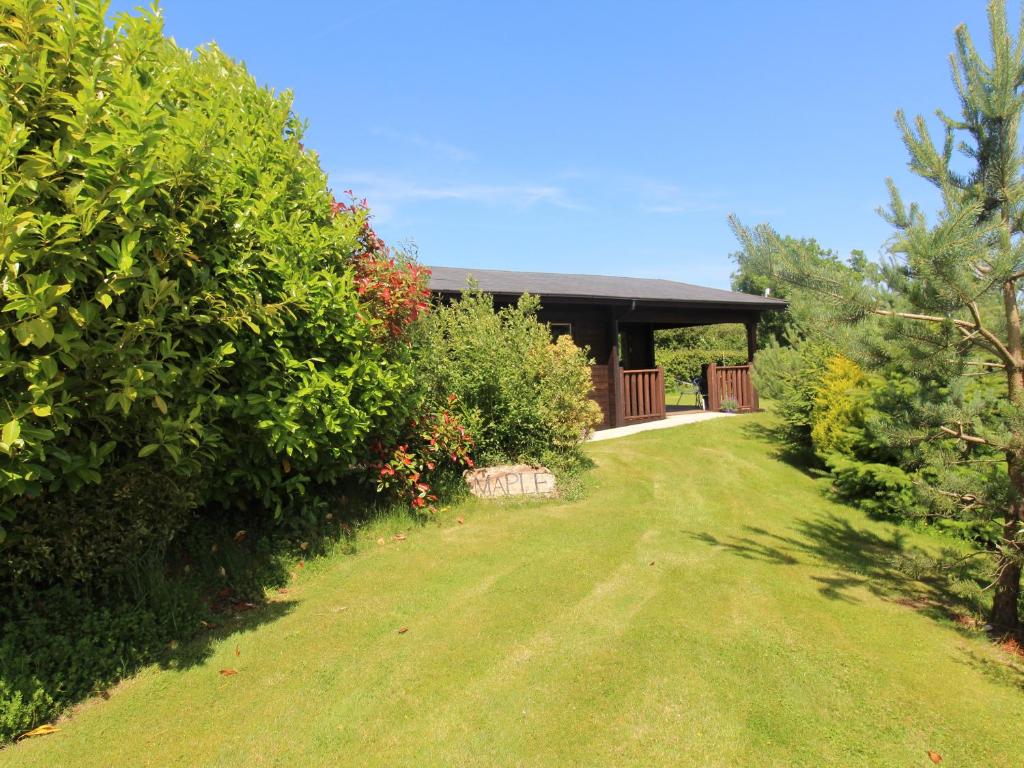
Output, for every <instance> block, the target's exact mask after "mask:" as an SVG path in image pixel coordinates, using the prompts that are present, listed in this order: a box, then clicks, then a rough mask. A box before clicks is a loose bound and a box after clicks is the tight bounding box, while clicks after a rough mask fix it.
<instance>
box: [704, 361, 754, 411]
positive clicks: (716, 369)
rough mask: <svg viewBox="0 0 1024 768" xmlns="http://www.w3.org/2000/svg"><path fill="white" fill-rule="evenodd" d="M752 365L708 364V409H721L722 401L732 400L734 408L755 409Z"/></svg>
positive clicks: (739, 409)
mask: <svg viewBox="0 0 1024 768" xmlns="http://www.w3.org/2000/svg"><path fill="white" fill-rule="evenodd" d="M753 368H754V366H753V365H751V364H749V363H748V364H747V365H715V364H714V363H712V364H711V365H709V366H708V410H709V411H720V410H722V403H727V404H728V401H732V402H734V403H735V405H736V410H737V411H739V412H743V411H756V410H758V406H757V390H756V389H754V380H753V378H752V376H751V372H752V371H753Z"/></svg>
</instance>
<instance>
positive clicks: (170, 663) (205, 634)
mask: <svg viewBox="0 0 1024 768" xmlns="http://www.w3.org/2000/svg"><path fill="white" fill-rule="evenodd" d="M297 604H298V603H297V601H295V600H270V601H267V602H264V603H259V604H250V605H252V608H246V609H244V610H240V611H231V612H225V613H222V614H219V615H218V616H217V619H218V620H219V621H217V622H212V621H211V622H206V625H207V626H206V627H204V628H203V630H202V631H201V632H199V633H198V634H197V635H195V636H194V637H192V638H191V639H190V640H188V641H186V642H184V643H182V644H181V645H180V646H178V647H177V648H174V649H172V650H169V651H168V652H167V655H166V656H165V657H164V658H162V659H159V660H158V663H159V665H160V668H161V669H169V670H176V671H184V670H187V669H190V668H192V667H195V666H201V665H202V664H204V663H205V662H206V660H207V659H209V658H210V656H211V655H212V654H213V650H214V646H215V645H217V644H218V643H219V642H221V641H222V640H224V639H225V638H227V637H229V636H231V635H232V634H234V633H236V632H247V631H251V630H254V629H256V628H257V627H260V626H262V625H264V624H270V623H271V622H274V621H277V620H278V619H280V618H282V617H284V616H287V615H288V614H289V613H291V612H292V611H293V610H294V609H295V606H296V605H297Z"/></svg>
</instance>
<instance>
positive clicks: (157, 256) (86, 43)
mask: <svg viewBox="0 0 1024 768" xmlns="http://www.w3.org/2000/svg"><path fill="white" fill-rule="evenodd" d="M6 7H7V10H5V11H4V12H3V14H2V15H0V43H2V45H0V74H2V77H0V134H2V135H3V137H4V141H3V142H2V144H0V193H2V194H3V197H4V200H5V202H6V205H5V207H4V208H3V209H2V211H0V258H2V264H0V266H2V271H3V280H2V281H0V291H2V293H3V297H2V298H3V305H2V309H0V313H2V319H3V329H4V330H3V331H2V333H0V381H2V382H3V384H2V385H3V387H4V392H5V397H4V402H3V404H2V405H0V438H2V439H0V476H2V477H3V483H2V485H0V509H3V510H4V516H5V517H6V522H7V524H6V525H5V526H4V527H5V528H6V527H9V524H10V523H11V522H12V520H14V519H16V518H17V517H19V516H22V515H26V516H31V515H33V514H35V513H36V511H37V510H38V508H39V504H38V499H40V498H46V499H54V501H55V503H57V500H60V499H77V498H79V497H80V495H81V494H83V493H84V494H99V495H100V496H101V497H106V496H107V494H108V491H107V490H106V489H105V488H104V487H103V486H102V485H101V482H102V481H103V479H104V477H105V475H106V473H107V471H108V468H110V467H114V466H116V467H119V468H121V469H122V470H124V471H126V472H132V473H137V474H139V475H148V474H156V475H165V476H168V477H177V478H179V480H180V482H181V483H183V484H185V485H187V487H188V489H189V493H190V495H191V497H192V499H193V501H194V503H195V505H196V506H202V507H211V506H212V507H215V506H217V505H223V504H239V503H241V504H253V505H257V506H260V507H264V508H269V509H272V510H273V511H275V512H276V513H277V514H278V515H279V516H288V515H294V514H298V513H300V512H301V511H302V510H303V509H308V508H311V507H315V506H317V505H318V504H323V503H326V501H325V499H326V496H325V495H324V494H327V493H329V491H330V489H331V487H332V486H333V485H334V484H336V483H337V482H338V481H339V480H340V479H342V478H343V477H345V476H346V474H347V473H348V472H349V471H350V467H351V465H352V463H353V462H354V461H355V460H357V459H359V458H361V457H362V455H363V454H364V451H365V445H366V442H367V440H368V438H369V436H370V435H376V434H380V433H382V432H384V433H387V432H392V431H394V429H395V426H394V425H395V423H397V422H400V421H402V420H404V419H405V415H404V414H403V413H402V412H403V411H404V410H408V409H409V408H411V407H412V406H411V404H410V403H408V402H407V401H406V393H407V392H409V391H411V387H410V385H411V374H410V369H409V366H408V359H409V355H408V354H407V352H406V351H405V350H406V349H407V345H405V344H403V343H400V341H398V342H395V343H389V340H388V339H386V338H382V336H381V334H379V333H376V332H375V328H377V327H378V326H379V325H380V322H381V321H380V319H379V318H377V317H375V316H374V313H373V312H372V308H371V310H369V311H368V309H367V305H365V304H364V303H363V302H362V301H361V297H360V294H359V292H358V291H357V290H356V287H355V285H354V279H355V269H354V267H353V262H354V260H355V259H356V257H357V256H358V255H359V254H360V253H362V252H363V250H364V248H365V244H364V243H362V242H361V241H360V238H361V237H362V236H363V234H364V228H363V225H364V223H365V211H359V210H346V211H345V212H344V213H343V215H336V213H337V211H336V208H335V207H334V205H333V197H332V195H331V193H330V191H329V189H328V187H327V182H326V178H325V176H324V173H323V172H322V171H321V169H320V167H319V165H318V162H317V159H316V157H315V156H314V155H313V154H312V153H310V152H309V151H308V150H306V149H305V148H304V147H303V145H302V143H301V137H302V128H303V126H302V123H301V122H300V120H299V119H298V118H297V117H296V116H295V115H294V114H293V113H292V111H291V101H290V98H289V96H288V95H287V94H285V95H276V94H274V93H272V92H271V91H269V90H267V89H264V88H260V87H258V86H257V84H256V83H255V81H254V80H253V78H252V77H251V76H250V75H249V74H248V73H247V72H246V71H245V68H244V67H243V66H241V65H240V64H237V63H236V62H234V61H232V60H231V59H229V58H228V57H226V56H225V55H224V54H222V53H221V52H220V51H219V50H217V49H216V48H213V47H210V48H204V49H201V50H200V51H198V52H197V53H196V54H192V53H190V52H189V51H185V50H182V49H180V48H178V47H177V46H175V45H174V43H173V41H171V40H169V39H166V38H164V37H163V34H162V29H161V22H160V20H159V17H158V16H157V15H156V14H154V13H145V14H143V15H141V16H138V17H131V16H126V15H122V16H119V17H117V20H116V21H115V23H114V26H113V28H108V27H106V26H105V24H104V21H103V18H102V8H103V5H102V4H101V3H100V2H98V0H83V2H78V3H74V4H67V3H58V2H56V0H51V1H49V2H42V1H32V0H25V1H24V2H20V3H17V4H14V5H8V6H6ZM41 62H45V64H42V63H41Z"/></svg>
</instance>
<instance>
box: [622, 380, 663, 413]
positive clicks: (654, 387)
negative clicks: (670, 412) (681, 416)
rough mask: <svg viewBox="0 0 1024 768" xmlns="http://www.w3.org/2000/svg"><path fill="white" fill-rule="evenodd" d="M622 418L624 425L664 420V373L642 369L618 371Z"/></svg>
mask: <svg viewBox="0 0 1024 768" xmlns="http://www.w3.org/2000/svg"><path fill="white" fill-rule="evenodd" d="M620 375H621V376H622V386H621V392H622V418H623V420H624V421H625V422H626V423H635V422H638V421H653V420H654V419H664V418H665V371H664V369H663V368H643V369H640V370H634V371H625V370H623V371H620Z"/></svg>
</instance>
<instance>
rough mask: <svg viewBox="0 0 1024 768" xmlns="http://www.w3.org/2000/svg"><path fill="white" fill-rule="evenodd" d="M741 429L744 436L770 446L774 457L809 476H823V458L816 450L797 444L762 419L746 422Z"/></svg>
mask: <svg viewBox="0 0 1024 768" xmlns="http://www.w3.org/2000/svg"><path fill="white" fill-rule="evenodd" d="M741 431H742V434H743V436H744V437H746V438H748V439H750V440H754V441H756V442H759V443H764V444H765V445H767V446H769V448H770V449H771V456H772V457H773V458H775V459H778V460H779V461H781V462H783V463H784V464H788V465H789V466H791V467H793V468H794V469H798V470H800V471H801V472H803V473H804V474H805V475H807V476H808V477H813V478H815V479H818V478H820V477H822V472H823V467H822V464H821V460H820V459H819V458H818V457H817V455H816V454H815V453H814V451H813V450H811V449H810V448H800V447H797V446H795V445H794V444H793V443H791V442H789V441H788V440H786V438H785V437H784V436H783V435H782V434H781V433H780V432H779V430H778V429H773V428H772V427H771V426H770V425H768V424H764V423H762V422H760V421H751V422H747V423H746V424H744V425H743V428H742V430H741Z"/></svg>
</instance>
